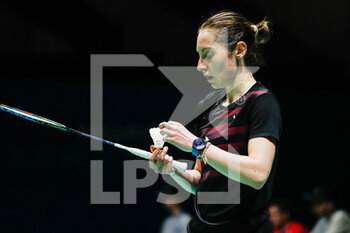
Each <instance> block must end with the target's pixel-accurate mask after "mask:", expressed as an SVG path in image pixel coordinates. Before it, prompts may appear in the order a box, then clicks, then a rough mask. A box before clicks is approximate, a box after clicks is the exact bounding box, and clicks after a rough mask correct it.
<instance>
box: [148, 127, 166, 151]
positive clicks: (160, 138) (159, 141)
mask: <svg viewBox="0 0 350 233" xmlns="http://www.w3.org/2000/svg"><path fill="white" fill-rule="evenodd" d="M149 133H150V135H151V137H152V140H153V143H154V147H155V148H163V145H164V137H165V135H163V134H161V133H160V129H159V128H151V129H149Z"/></svg>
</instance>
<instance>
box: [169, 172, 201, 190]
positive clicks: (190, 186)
mask: <svg viewBox="0 0 350 233" xmlns="http://www.w3.org/2000/svg"><path fill="white" fill-rule="evenodd" d="M170 176H171V177H172V178H173V179H174V180H175V182H176V183H178V184H179V185H180V186H181V187H182V188H183V189H185V190H186V191H187V192H189V193H192V194H195V193H196V189H197V184H198V182H199V179H200V176H201V174H200V173H199V171H197V170H186V171H185V172H182V171H180V170H178V169H176V170H175V173H172V174H170Z"/></svg>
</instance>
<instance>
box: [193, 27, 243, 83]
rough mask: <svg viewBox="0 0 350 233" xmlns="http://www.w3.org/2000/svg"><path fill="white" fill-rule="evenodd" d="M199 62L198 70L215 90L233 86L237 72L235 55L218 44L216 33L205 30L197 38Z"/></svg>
mask: <svg viewBox="0 0 350 233" xmlns="http://www.w3.org/2000/svg"><path fill="white" fill-rule="evenodd" d="M196 50H197V52H198V54H199V61H198V65H197V70H198V71H201V72H202V73H203V75H204V76H205V77H206V78H207V80H208V82H209V83H210V84H211V85H212V87H213V88H215V89H218V88H225V87H228V86H230V85H231V86H232V84H233V82H234V78H235V73H236V70H237V63H236V58H235V55H234V53H229V51H228V50H227V48H225V46H224V45H222V44H219V43H218V42H216V35H215V31H213V30H212V29H203V30H201V31H200V32H199V34H198V37H197V48H196Z"/></svg>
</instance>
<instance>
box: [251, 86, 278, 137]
mask: <svg viewBox="0 0 350 233" xmlns="http://www.w3.org/2000/svg"><path fill="white" fill-rule="evenodd" d="M249 126H250V127H249V139H251V138H255V137H266V138H268V139H269V140H271V141H273V142H274V143H276V142H279V140H280V137H281V134H282V119H281V112H280V107H279V104H278V102H277V100H276V98H275V96H274V95H273V94H272V93H266V94H263V95H261V96H258V97H257V99H256V100H255V102H254V104H253V106H252V108H251V109H250V115H249Z"/></svg>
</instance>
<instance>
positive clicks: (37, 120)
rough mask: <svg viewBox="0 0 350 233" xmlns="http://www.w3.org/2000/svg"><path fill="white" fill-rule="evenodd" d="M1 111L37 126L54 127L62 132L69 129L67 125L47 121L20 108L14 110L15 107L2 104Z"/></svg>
mask: <svg viewBox="0 0 350 233" xmlns="http://www.w3.org/2000/svg"><path fill="white" fill-rule="evenodd" d="M0 110H2V111H4V112H7V113H10V114H13V115H15V116H18V117H21V118H24V119H26V120H29V121H32V122H35V123H37V124H41V125H45V126H49V127H54V128H57V129H61V130H67V127H66V126H65V125H62V124H61V123H58V122H55V121H53V120H50V119H47V118H45V117H42V116H38V115H35V114H33V113H30V112H27V111H24V110H21V109H18V108H14V107H10V106H7V105H5V104H0Z"/></svg>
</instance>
